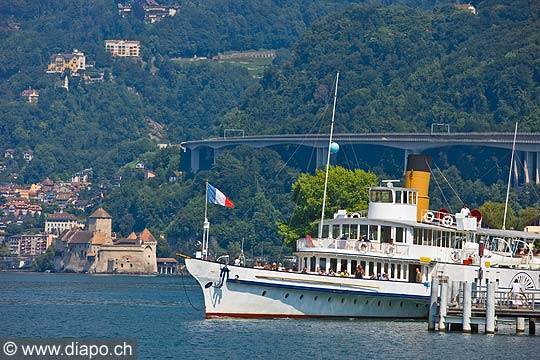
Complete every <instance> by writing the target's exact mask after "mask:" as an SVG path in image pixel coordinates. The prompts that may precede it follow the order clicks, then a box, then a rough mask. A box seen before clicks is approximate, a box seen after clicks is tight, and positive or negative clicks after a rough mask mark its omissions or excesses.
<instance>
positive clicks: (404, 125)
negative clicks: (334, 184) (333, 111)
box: [0, 0, 540, 255]
mask: <svg viewBox="0 0 540 360" xmlns="http://www.w3.org/2000/svg"><path fill="white" fill-rule="evenodd" d="M162 2H163V3H167V4H172V3H174V4H178V5H179V11H178V13H177V14H176V15H175V16H174V17H168V18H165V19H163V20H162V21H160V22H157V23H155V24H149V23H145V22H144V21H143V20H142V19H141V18H140V17H138V16H136V14H131V15H132V16H126V17H122V16H120V15H119V13H118V10H117V4H116V2H115V1H113V0H96V1H83V0H72V1H64V0H61V1H29V0H28V1H25V0H16V1H9V2H0V151H1V152H2V153H3V151H4V150H6V149H9V148H11V149H15V151H16V152H19V153H20V152H21V151H24V150H33V152H34V159H33V160H32V161H31V162H26V161H23V160H22V159H14V160H9V159H2V160H0V165H5V166H7V169H8V171H3V172H0V181H14V178H13V177H12V176H11V175H12V174H13V173H17V174H18V175H19V176H18V178H17V179H16V181H18V182H20V183H31V182H35V181H40V180H42V179H43V178H45V177H50V178H52V179H67V178H68V177H69V176H70V175H71V174H73V173H75V172H76V171H79V170H81V169H84V168H90V167H91V168H93V170H94V171H93V179H92V181H93V182H95V183H96V184H102V185H104V187H103V189H104V191H105V198H104V200H103V206H105V207H106V208H107V209H108V211H110V213H111V214H112V215H113V216H114V218H115V222H114V227H115V231H118V232H120V233H121V234H128V233H130V232H131V231H141V230H142V229H143V228H144V227H149V228H151V230H152V231H153V232H155V233H156V234H161V233H162V234H164V235H166V237H167V238H168V240H169V243H170V246H171V247H173V248H176V247H177V243H178V244H179V245H178V246H179V247H181V248H185V249H186V251H190V250H191V249H192V247H193V246H194V243H195V242H196V240H198V239H200V236H201V234H200V232H201V216H202V211H203V206H204V201H203V200H204V197H203V196H204V194H203V190H204V180H205V179H209V180H210V181H211V182H212V183H213V184H214V185H216V186H217V187H218V188H220V189H222V190H223V191H224V192H226V193H227V194H228V195H229V196H230V197H231V198H232V199H233V200H234V201H235V203H236V205H237V206H236V208H235V209H233V210H230V209H221V208H215V207H214V208H211V209H210V219H211V222H212V235H213V236H214V237H213V239H217V242H216V243H215V244H214V245H215V246H214V248H217V249H228V250H229V252H231V253H232V252H235V251H238V248H239V246H240V241H241V239H242V238H244V239H245V241H246V248H247V249H249V250H250V251H252V252H253V253H254V254H255V253H257V252H261V253H262V252H266V253H270V254H273V255H276V254H279V253H283V252H287V249H285V250H284V249H283V248H282V239H283V237H282V236H281V235H279V234H278V232H277V224H278V223H281V224H288V223H289V222H291V221H292V222H293V223H294V224H297V225H298V224H299V223H301V222H302V220H305V223H306V224H307V223H309V222H310V221H313V220H315V219H312V218H309V219H307V218H306V219H300V218H299V217H298V214H296V216H295V214H294V209H295V200H296V199H295V198H294V197H293V195H292V194H291V189H292V185H293V183H294V182H295V181H296V179H298V178H299V177H300V174H301V173H303V172H306V168H305V167H296V165H298V164H302V161H296V162H295V161H289V156H290V155H292V154H295V153H296V151H297V149H294V148H290V149H279V151H280V153H279V154H278V152H276V151H275V150H273V149H244V148H238V149H232V150H225V151H223V152H222V153H221V154H220V157H219V158H218V159H217V162H216V164H215V165H214V166H213V167H212V169H210V170H209V171H203V172H201V173H199V174H196V175H193V174H183V175H182V176H180V178H179V180H178V182H176V183H169V182H168V181H167V176H168V174H170V173H172V172H174V171H178V170H179V163H180V159H181V158H182V157H183V156H184V153H182V152H181V151H180V150H178V149H176V148H168V149H162V150H157V146H156V145H157V143H161V142H164V143H179V142H180V141H183V140H188V139H200V138H207V137H211V136H220V135H222V134H223V130H224V129H226V128H237V129H243V130H245V132H246V134H247V135H255V134H261V133H305V132H327V131H328V122H329V106H328V105H329V103H330V100H331V96H332V86H333V81H334V77H335V73H336V71H340V72H341V80H340V86H339V96H338V106H337V116H336V131H351V132H374V131H385V132H390V131H400V132H411V131H420V132H423V131H428V129H429V127H430V125H431V124H432V123H445V124H449V125H450V128H451V131H511V130H512V129H513V126H514V123H515V121H518V120H519V122H520V128H519V130H520V131H540V85H539V84H540V56H539V55H540V48H539V47H540V35H539V34H540V20H539V19H538V15H539V5H538V3H537V2H532V1H527V0H517V1H514V2H507V1H502V0H492V1H473V2H472V3H473V5H474V6H475V7H476V9H477V10H478V14H472V13H471V12H470V11H468V10H463V9H456V8H455V6H454V4H455V1H453V0H452V1H450V0H449V1H437V0H431V1H429V0H397V1H390V0H387V1H366V2H359V1H352V0H340V1H330V0H315V1H304V0H288V1H281V0H272V1H270V0H269V1H247V0H241V1H221V0H219V1H218V0H209V1H172V0H171V1H162ZM106 39H128V40H139V41H140V42H141V56H140V57H139V58H133V59H129V58H117V57H112V56H111V55H110V54H109V53H107V52H106V51H105V47H104V40H106ZM73 49H79V50H80V51H83V52H84V53H85V55H86V58H87V63H88V64H90V65H91V66H92V67H91V68H90V69H89V72H91V71H93V72H97V73H99V72H102V73H103V74H104V78H103V81H101V82H89V81H86V80H84V79H82V77H80V76H73V74H70V73H69V72H68V73H67V74H64V75H60V74H47V73H46V72H45V71H46V69H47V65H48V63H49V61H50V60H49V58H50V56H51V55H53V54H57V53H71V51H72V50H73ZM260 49H273V50H276V52H277V57H276V58H275V59H274V60H273V63H272V65H271V66H269V67H268V68H267V69H266V70H265V71H264V73H263V74H262V77H261V78H258V77H253V76H252V74H251V73H250V72H249V71H248V70H247V67H246V66H239V65H238V64H234V63H228V62H221V61H214V60H200V61H187V59H186V58H192V57H193V56H197V57H198V58H200V57H212V56H214V55H217V54H218V53H223V52H226V51H242V50H260ZM180 58H182V59H180ZM66 76H67V79H68V82H69V90H66V89H65V88H63V86H64V81H65V77H66ZM29 87H31V88H33V89H37V90H39V91H40V97H39V102H38V103H35V104H29V103H28V102H26V101H25V100H24V99H22V98H21V96H20V95H21V92H22V91H23V90H25V89H28V88H29ZM468 150H470V149H464V150H463V151H462V150H459V151H455V152H454V153H453V154H451V155H447V154H446V153H444V152H440V153H434V155H435V163H436V164H437V165H439V166H440V167H441V168H442V171H443V173H444V174H445V176H446V177H447V178H450V179H452V181H453V182H454V187H455V188H458V189H460V194H459V196H458V195H456V194H453V193H452V189H450V188H449V187H448V185H445V184H444V183H443V181H442V180H443V179H442V175H441V174H440V173H439V174H438V175H434V176H435V177H437V179H438V180H440V181H441V184H440V185H439V186H437V187H436V185H435V183H432V187H433V194H432V198H433V204H434V206H446V207H457V206H460V203H461V202H462V201H467V202H469V203H470V204H471V206H473V207H476V206H480V205H482V204H483V203H484V202H485V201H487V200H493V201H501V200H502V199H501V194H502V193H503V192H504V191H503V190H504V183H503V182H504V181H505V177H506V176H507V175H506V174H507V170H508V163H509V159H507V158H506V153H502V152H497V151H491V152H490V151H484V150H482V152H476V150H475V152H473V153H471V151H468ZM401 156H402V154H400V155H398V158H397V160H396V158H395V154H394V153H392V152H391V151H382V150H380V149H379V150H377V149H363V151H362V153H358V154H354V155H351V157H354V158H356V161H357V163H356V164H353V166H360V167H363V168H364V170H373V171H374V172H375V173H376V174H377V175H380V176H386V175H388V176H392V177H396V174H399V172H400V167H401V166H402V164H401V161H402V158H401ZM137 161H144V162H145V163H146V164H147V166H148V168H149V169H151V170H152V171H154V172H155V173H156V174H157V176H156V178H154V179H146V180H145V179H144V178H143V176H142V173H137V172H134V171H133V164H134V163H135V162H137ZM292 165H294V166H292ZM342 165H343V164H342ZM345 165H346V164H345ZM120 176H121V177H122V179H123V180H122V183H121V185H120V187H112V186H110V184H111V179H112V178H113V177H120ZM369 176H372V175H369ZM538 193H539V191H538V187H535V186H530V187H528V188H527V189H525V190H523V191H516V192H514V193H513V194H512V204H513V208H514V211H515V212H516V214H517V213H518V211H520V210H523V209H525V208H526V207H528V206H537V205H538V200H539V197H538ZM333 206H338V205H337V204H334V205H333ZM516 224H517V222H516ZM519 224H520V225H521V223H519ZM214 241H216V240H214ZM190 246H191V247H190ZM167 252H168V250H167V248H166V246H165V244H163V243H161V254H166V253H167Z"/></svg>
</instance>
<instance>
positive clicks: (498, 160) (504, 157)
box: [479, 154, 508, 180]
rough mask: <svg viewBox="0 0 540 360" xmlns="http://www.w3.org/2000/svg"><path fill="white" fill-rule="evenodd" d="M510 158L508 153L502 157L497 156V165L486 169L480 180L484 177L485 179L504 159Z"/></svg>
mask: <svg viewBox="0 0 540 360" xmlns="http://www.w3.org/2000/svg"><path fill="white" fill-rule="evenodd" d="M507 158H508V154H506V155H504V156H503V157H502V158H500V159H498V158H496V159H495V165H493V166H492V167H491V168H490V169H489V170H488V171H486V172H485V173H483V174H482V176H481V177H480V178H479V179H480V180H482V179H485V178H486V176H487V175H488V174H489V173H490V172H492V171H493V169H495V168H497V167H499V164H500V163H501V162H502V161H503V160H506V159H507Z"/></svg>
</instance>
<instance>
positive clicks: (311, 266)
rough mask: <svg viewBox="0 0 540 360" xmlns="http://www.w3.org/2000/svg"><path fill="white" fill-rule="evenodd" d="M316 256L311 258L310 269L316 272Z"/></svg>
mask: <svg viewBox="0 0 540 360" xmlns="http://www.w3.org/2000/svg"><path fill="white" fill-rule="evenodd" d="M315 261H316V258H315V256H312V257H310V258H309V271H311V272H314V271H315Z"/></svg>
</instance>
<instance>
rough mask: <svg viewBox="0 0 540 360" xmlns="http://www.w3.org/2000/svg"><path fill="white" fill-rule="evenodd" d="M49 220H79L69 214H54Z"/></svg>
mask: <svg viewBox="0 0 540 360" xmlns="http://www.w3.org/2000/svg"><path fill="white" fill-rule="evenodd" d="M48 219H55V220H77V218H76V217H75V216H74V215H72V214H69V213H63V212H62V213H59V212H57V213H54V214H51V215H49V217H48Z"/></svg>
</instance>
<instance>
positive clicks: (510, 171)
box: [502, 121, 518, 230]
mask: <svg viewBox="0 0 540 360" xmlns="http://www.w3.org/2000/svg"><path fill="white" fill-rule="evenodd" d="M517 128H518V123H517V121H516V129H515V130H514V142H513V143H512V156H511V157H510V170H509V171H508V184H506V201H505V203H504V217H503V226H502V229H503V230H506V213H507V212H508V196H509V195H510V180H511V178H512V165H514V152H515V151H516V136H517Z"/></svg>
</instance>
